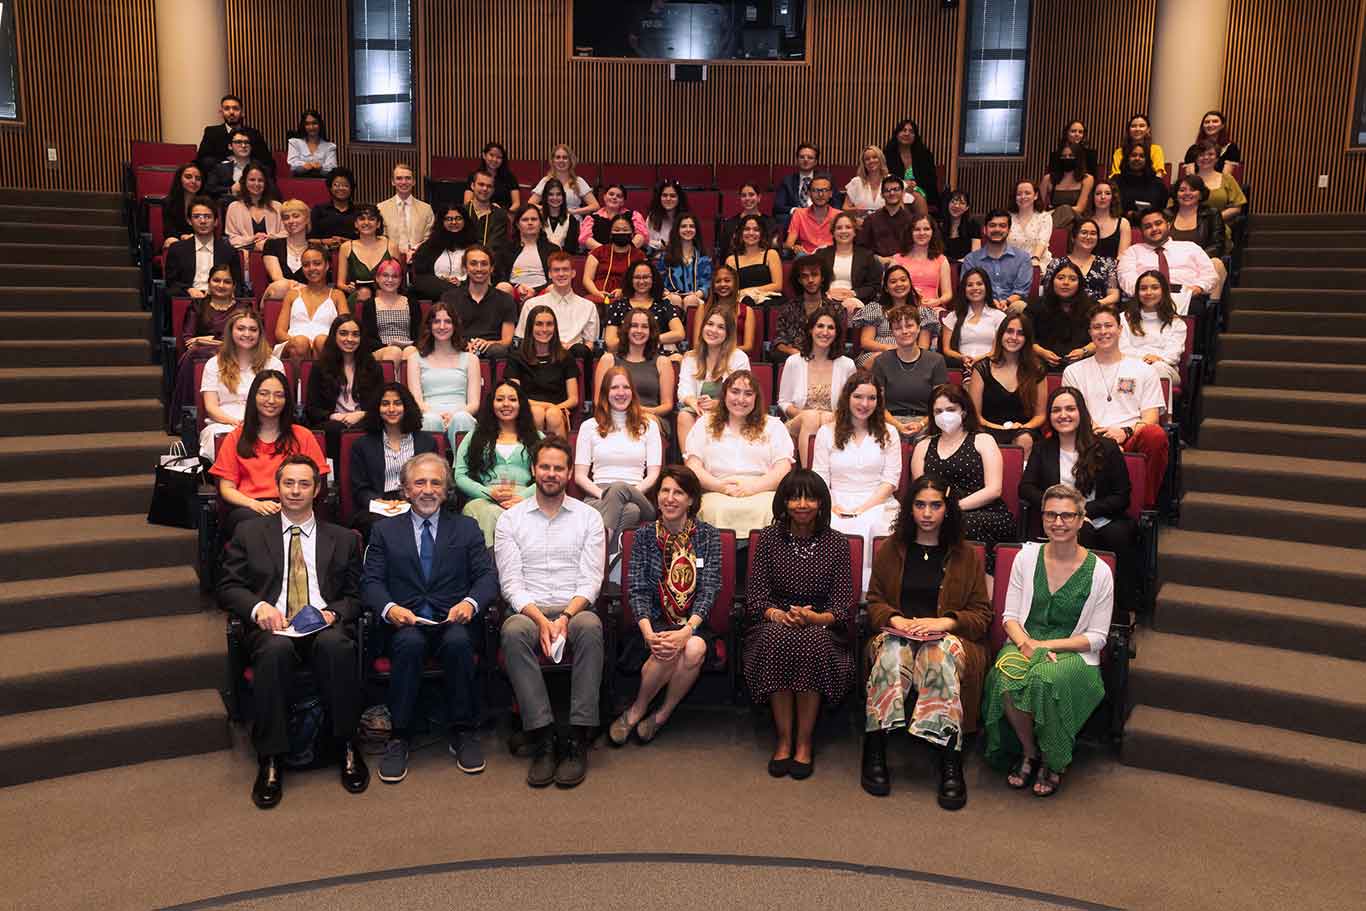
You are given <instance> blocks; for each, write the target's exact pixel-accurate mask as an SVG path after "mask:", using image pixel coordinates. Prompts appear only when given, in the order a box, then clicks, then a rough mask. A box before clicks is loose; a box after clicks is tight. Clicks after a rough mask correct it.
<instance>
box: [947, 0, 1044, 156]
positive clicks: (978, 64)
mask: <svg viewBox="0 0 1366 911" xmlns="http://www.w3.org/2000/svg"><path fill="white" fill-rule="evenodd" d="M967 6H968V41H967V53H966V55H965V60H964V65H963V114H962V117H963V124H962V131H961V134H962V146H961V148H960V150H959V151H960V152H961V154H963V155H1022V154H1024V125H1025V99H1026V96H1027V94H1028V91H1029V13H1030V0H969V3H968V4H967Z"/></svg>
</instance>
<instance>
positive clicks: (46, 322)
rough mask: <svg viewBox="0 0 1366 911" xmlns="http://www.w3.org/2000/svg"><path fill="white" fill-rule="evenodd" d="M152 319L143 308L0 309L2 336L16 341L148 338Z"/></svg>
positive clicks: (0, 335) (0, 331)
mask: <svg viewBox="0 0 1366 911" xmlns="http://www.w3.org/2000/svg"><path fill="white" fill-rule="evenodd" d="M0 268H3V266H0ZM150 322H151V318H150V316H149V315H148V314H146V313H143V312H141V311H133V312H127V311H118V310H115V311H112V312H98V311H96V312H89V313H81V314H79V315H73V314H72V313H71V312H69V311H65V310H9V311H0V337H4V338H6V339H12V340H15V341H18V340H22V339H46V340H49V341H50V340H54V339H56V340H60V339H115V338H146V337H147V335H148V332H149V326H150Z"/></svg>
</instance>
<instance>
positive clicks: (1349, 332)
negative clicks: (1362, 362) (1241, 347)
mask: <svg viewBox="0 0 1366 911" xmlns="http://www.w3.org/2000/svg"><path fill="white" fill-rule="evenodd" d="M1228 328H1229V331H1230V332H1244V333H1253V334H1257V335H1312V336H1322V337H1324V338H1327V339H1339V338H1366V319H1363V318H1362V316H1361V314H1359V313H1330V312H1327V311H1314V310H1310V311H1296V310H1240V309H1238V307H1237V306H1236V305H1235V306H1234V308H1233V311H1232V312H1231V313H1230V314H1229V316H1228Z"/></svg>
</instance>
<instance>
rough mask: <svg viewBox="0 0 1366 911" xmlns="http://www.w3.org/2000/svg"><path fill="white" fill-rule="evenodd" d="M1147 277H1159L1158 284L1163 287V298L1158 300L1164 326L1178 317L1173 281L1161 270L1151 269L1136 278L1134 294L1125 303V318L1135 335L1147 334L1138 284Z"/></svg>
mask: <svg viewBox="0 0 1366 911" xmlns="http://www.w3.org/2000/svg"><path fill="white" fill-rule="evenodd" d="M1145 278H1155V279H1157V284H1158V285H1159V286H1160V287H1161V288H1162V299H1161V300H1159V301H1158V302H1157V318H1158V319H1159V320H1161V321H1162V328H1163V329H1165V328H1167V327H1168V326H1170V325H1171V324H1172V321H1173V320H1175V319H1176V302H1175V301H1173V300H1172V286H1171V283H1170V282H1168V281H1167V277H1166V276H1165V275H1163V274H1162V273H1161V272H1158V271H1157V270H1156V269H1149V270H1148V271H1147V272H1144V273H1143V274H1142V275H1140V276H1139V277H1138V278H1137V279H1135V280H1134V296H1133V297H1131V298H1129V300H1128V301H1126V302H1125V304H1124V320H1125V322H1127V323H1128V324H1129V331H1130V332H1132V333H1133V334H1134V335H1146V334H1147V333H1146V332H1144V331H1143V304H1142V302H1141V301H1139V299H1138V284H1139V282H1141V281H1143V279H1145Z"/></svg>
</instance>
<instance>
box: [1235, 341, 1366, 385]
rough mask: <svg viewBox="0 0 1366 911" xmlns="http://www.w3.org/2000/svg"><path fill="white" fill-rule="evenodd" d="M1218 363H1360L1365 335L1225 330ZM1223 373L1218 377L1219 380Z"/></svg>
mask: <svg viewBox="0 0 1366 911" xmlns="http://www.w3.org/2000/svg"><path fill="white" fill-rule="evenodd" d="M1219 356H1220V359H1219V363H1220V365H1221V366H1222V365H1223V363H1224V358H1228V359H1230V360H1249V361H1254V360H1260V361H1281V360H1284V361H1293V362H1295V363H1296V364H1297V365H1298V364H1301V363H1311V362H1314V361H1325V362H1327V363H1333V364H1360V363H1362V362H1363V361H1366V338H1322V337H1318V336H1312V335H1251V334H1244V333H1238V332H1225V333H1224V334H1223V335H1221V336H1219ZM1222 378H1223V377H1222V375H1221V376H1220V379H1222Z"/></svg>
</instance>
